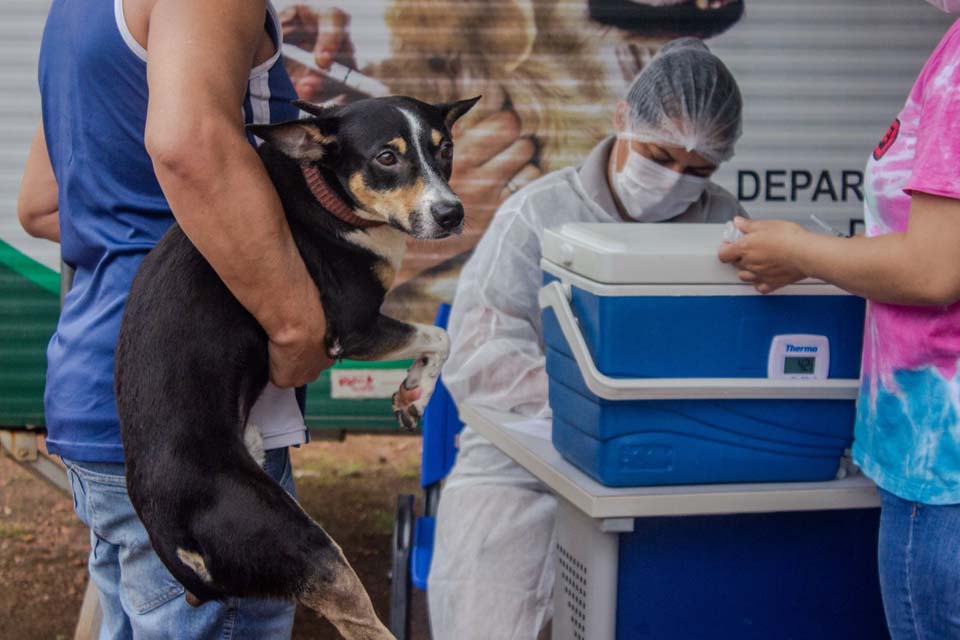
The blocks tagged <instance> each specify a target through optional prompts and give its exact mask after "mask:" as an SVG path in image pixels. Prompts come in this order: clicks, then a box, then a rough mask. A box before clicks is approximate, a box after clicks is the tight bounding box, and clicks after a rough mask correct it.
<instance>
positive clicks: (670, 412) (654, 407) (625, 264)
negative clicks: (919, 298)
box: [540, 224, 864, 486]
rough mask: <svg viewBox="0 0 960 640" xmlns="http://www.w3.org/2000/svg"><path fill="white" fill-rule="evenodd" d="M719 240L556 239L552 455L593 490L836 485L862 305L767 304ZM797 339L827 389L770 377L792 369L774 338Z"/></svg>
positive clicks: (685, 228)
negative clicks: (812, 349) (724, 255)
mask: <svg viewBox="0 0 960 640" xmlns="http://www.w3.org/2000/svg"><path fill="white" fill-rule="evenodd" d="M721 239H722V227H721V226H720V225H585V224H580V225H565V226H564V227H561V228H559V229H554V230H548V231H547V232H546V235H545V239H544V261H543V268H544V285H545V286H544V289H543V290H542V291H541V296H540V298H541V306H543V307H544V312H543V335H544V343H545V350H546V355H547V374H548V376H549V379H550V405H551V408H552V409H553V416H554V423H553V442H554V446H555V447H556V448H557V450H558V451H559V452H560V453H561V454H562V455H563V456H564V457H565V458H567V459H568V460H569V461H570V462H572V463H573V464H574V465H576V466H577V467H578V468H580V469H582V470H583V471H584V472H585V473H587V474H588V475H590V476H591V477H593V478H594V479H596V480H597V481H598V482H601V483H603V484H605V485H609V486H640V485H661V484H691V483H697V484H700V483H718V482H779V481H816V480H828V479H831V478H833V477H834V476H835V474H836V472H837V467H838V463H839V460H840V458H841V456H842V455H843V452H844V450H845V449H846V448H847V447H848V446H849V445H850V442H851V439H852V432H853V422H854V416H855V398H856V395H857V389H858V378H859V370H860V351H861V346H862V340H863V317H864V301H863V300H862V299H860V298H857V297H855V296H851V295H849V294H846V293H844V292H842V291H840V290H839V289H836V288H835V287H832V286H829V285H826V284H824V283H822V282H813V281H805V282H803V283H798V284H796V285H792V286H790V287H787V288H786V289H784V290H783V291H781V292H778V293H777V294H774V295H769V296H762V295H760V294H758V293H756V292H755V291H754V289H753V288H752V287H750V286H749V285H745V284H743V283H740V282H739V280H738V279H737V277H736V272H735V270H734V269H732V268H731V267H729V266H727V265H722V264H720V263H719V261H717V259H716V251H717V248H718V247H719V245H720V242H721ZM797 334H800V335H802V336H811V335H813V336H817V337H818V339H819V340H823V341H825V342H826V343H827V345H828V352H829V353H828V354H827V350H822V353H820V354H819V355H818V356H817V357H819V358H823V362H824V363H825V364H826V362H827V360H828V361H829V364H828V366H825V368H824V369H823V371H824V376H825V377H823V378H819V379H810V377H811V376H812V375H813V373H812V372H807V371H804V372H802V373H800V374H797V375H794V373H795V372H793V371H791V372H789V374H788V373H784V372H783V370H781V369H773V374H771V371H772V369H771V368H772V367H775V365H778V366H782V365H783V359H782V358H781V360H780V361H776V360H775V359H774V358H773V356H772V355H771V351H774V352H775V351H776V348H775V344H776V343H775V338H777V337H778V336H780V337H786V336H795V335H797ZM789 348H790V349H794V350H795V349H796V347H794V346H790V347H789ZM789 355H796V354H792V353H791V354H789ZM799 355H800V356H806V355H809V354H806V353H800V354H799ZM812 363H813V360H812V359H809V362H808V365H809V366H810V367H812V366H813V364H812ZM781 373H782V375H781ZM771 376H773V377H771Z"/></svg>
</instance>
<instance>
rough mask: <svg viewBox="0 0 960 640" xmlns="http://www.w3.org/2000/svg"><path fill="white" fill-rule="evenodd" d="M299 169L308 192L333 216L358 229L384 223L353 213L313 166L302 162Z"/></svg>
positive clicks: (380, 225) (378, 225) (379, 225)
mask: <svg viewBox="0 0 960 640" xmlns="http://www.w3.org/2000/svg"><path fill="white" fill-rule="evenodd" d="M301 170H302V171H303V177H304V179H305V180H306V181H307V186H308V187H310V193H312V194H313V197H314V198H316V199H317V202H319V203H320V204H322V205H323V208H324V209H326V210H327V211H329V212H330V213H331V214H333V216H334V217H335V218H338V219H340V220H341V221H342V222H345V223H347V224H349V225H350V226H352V227H357V228H358V229H371V228H373V227H382V226H383V225H384V224H386V223H385V222H378V221H376V220H368V219H367V218H361V217H360V216H358V215H357V214H356V213H354V212H353V209H352V208H351V207H350V205H348V204H347V203H346V202H344V201H343V198H341V197H340V196H338V195H337V194H336V193H334V192H333V190H331V189H330V186H329V185H328V184H327V182H326V181H325V180H324V179H323V176H322V175H320V171H318V170H317V168H316V167H315V166H313V165H310V164H304V165H301Z"/></svg>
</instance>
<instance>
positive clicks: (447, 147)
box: [440, 141, 453, 160]
mask: <svg viewBox="0 0 960 640" xmlns="http://www.w3.org/2000/svg"><path fill="white" fill-rule="evenodd" d="M440 157H441V158H443V159H444V160H452V159H453V143H452V142H449V141H447V142H444V143H443V144H442V145H440Z"/></svg>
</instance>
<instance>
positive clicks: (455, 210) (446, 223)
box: [430, 202, 463, 231]
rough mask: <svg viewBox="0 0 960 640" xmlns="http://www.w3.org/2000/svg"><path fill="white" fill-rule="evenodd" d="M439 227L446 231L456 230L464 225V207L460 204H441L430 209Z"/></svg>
mask: <svg viewBox="0 0 960 640" xmlns="http://www.w3.org/2000/svg"><path fill="white" fill-rule="evenodd" d="M430 214H431V215H432V216H433V219H434V220H435V221H436V223H437V225H439V227H440V228H441V229H443V230H444V231H451V230H453V229H456V228H457V227H459V226H460V225H461V224H462V223H463V205H462V204H460V203H459V202H440V203H437V204H435V205H433V207H431V209H430Z"/></svg>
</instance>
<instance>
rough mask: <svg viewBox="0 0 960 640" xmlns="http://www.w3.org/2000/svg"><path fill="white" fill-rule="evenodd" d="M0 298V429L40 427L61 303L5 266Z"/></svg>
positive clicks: (0, 272)
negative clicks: (49, 349)
mask: <svg viewBox="0 0 960 640" xmlns="http://www.w3.org/2000/svg"><path fill="white" fill-rule="evenodd" d="M54 282H56V274H54ZM0 292H2V295H0V426H25V425H42V424H43V382H44V376H45V374H46V364H47V358H46V349H47V342H48V341H49V340H50V336H51V335H52V334H53V330H54V328H55V327H56V324H57V316H58V314H59V307H60V299H59V296H58V294H57V293H56V289H54V291H51V290H50V289H49V288H47V287H44V286H41V285H39V284H37V283H36V282H35V281H34V280H32V279H29V278H27V277H25V276H24V275H23V274H21V273H19V272H18V271H16V270H14V269H13V268H11V267H10V266H8V265H7V264H4V263H3V262H0Z"/></svg>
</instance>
